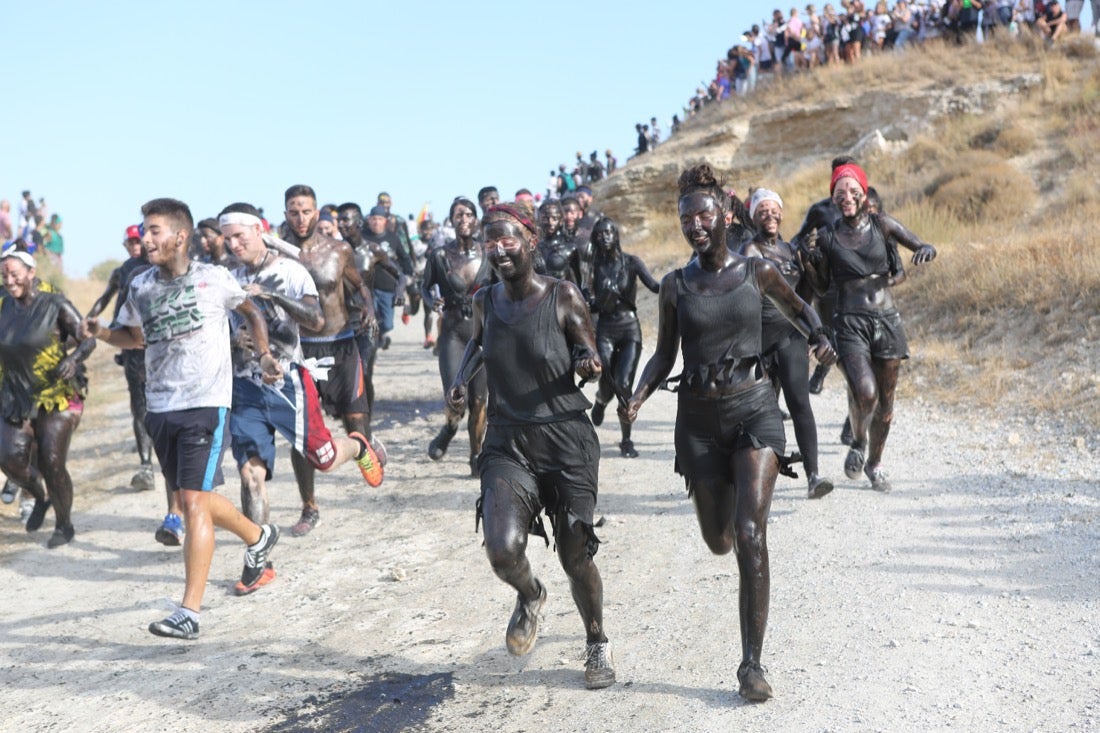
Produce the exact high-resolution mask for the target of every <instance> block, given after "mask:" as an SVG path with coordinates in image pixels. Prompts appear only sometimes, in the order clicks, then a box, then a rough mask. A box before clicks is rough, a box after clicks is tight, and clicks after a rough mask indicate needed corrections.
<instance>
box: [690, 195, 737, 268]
mask: <svg viewBox="0 0 1100 733" xmlns="http://www.w3.org/2000/svg"><path fill="white" fill-rule="evenodd" d="M725 221H726V218H725V212H724V211H722V207H721V206H719V205H718V201H717V200H716V199H715V198H714V196H713V195H712V194H710V193H706V192H704V191H696V192H694V193H689V194H687V195H686V196H681V197H680V231H681V232H683V233H684V239H686V240H687V243H688V244H690V245H691V248H692V249H693V250H695V252H696V253H698V254H702V253H704V252H708V251H712V250H715V249H716V248H718V247H725V246H726V243H725V239H726V227H725Z"/></svg>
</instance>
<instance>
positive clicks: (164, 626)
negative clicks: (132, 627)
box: [149, 609, 199, 640]
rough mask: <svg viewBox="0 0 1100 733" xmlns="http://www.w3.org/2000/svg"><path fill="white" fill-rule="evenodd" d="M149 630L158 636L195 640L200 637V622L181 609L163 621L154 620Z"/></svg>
mask: <svg viewBox="0 0 1100 733" xmlns="http://www.w3.org/2000/svg"><path fill="white" fill-rule="evenodd" d="M149 631H150V632H152V633H154V634H156V635H157V636H167V637H169V638H172V639H188V640H194V639H197V638H199V622H198V621H194V620H192V619H191V617H190V616H188V615H187V614H186V613H184V612H183V610H182V609H181V610H179V611H176V612H175V613H173V614H172V615H171V616H169V617H168V618H166V619H164V620H163V621H154V622H153V623H151V624H149Z"/></svg>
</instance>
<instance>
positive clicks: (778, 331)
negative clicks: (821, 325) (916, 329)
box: [741, 188, 833, 499]
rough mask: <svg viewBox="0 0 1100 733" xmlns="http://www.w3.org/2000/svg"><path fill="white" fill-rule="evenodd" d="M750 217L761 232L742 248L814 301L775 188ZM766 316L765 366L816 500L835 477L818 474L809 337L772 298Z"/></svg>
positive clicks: (758, 197)
mask: <svg viewBox="0 0 1100 733" xmlns="http://www.w3.org/2000/svg"><path fill="white" fill-rule="evenodd" d="M749 217H750V219H751V220H752V223H753V226H754V228H755V229H756V235H755V236H754V237H753V238H752V239H751V240H749V242H748V243H746V244H745V245H744V246H743V247H742V248H741V254H743V255H745V256H746V257H763V258H764V259H766V260H768V261H769V262H771V263H772V264H773V265H775V267H776V269H778V270H779V273H780V274H781V275H782V276H783V279H784V280H786V281H787V284H788V285H790V286H791V289H792V290H794V291H795V292H796V293H798V295H799V297H801V298H803V299H805V300H807V301H809V299H810V298H811V297H812V295H813V289H812V288H811V287H810V285H809V282H808V278H805V277H804V268H803V266H802V259H801V255H800V254H799V252H798V250H797V249H796V248H795V247H794V246H793V245H791V244H789V243H787V242H785V241H783V237H782V236H780V234H779V225H780V224H781V223H782V222H783V199H782V198H780V196H779V194H778V193H776V192H775V191H771V190H769V189H766V188H758V189H756V190H755V191H753V194H752V199H751V200H750V203H749ZM761 315H762V318H763V323H762V337H763V344H762V354H763V356H764V364H765V368H767V370H768V373H769V374H771V375H772V377H773V379H775V380H776V381H777V382H778V384H779V386H780V387H781V388H782V390H783V399H784V401H785V402H786V404H787V410H788V411H789V412H790V414H791V421H792V422H793V423H794V436H795V440H796V441H797V442H798V450H799V452H800V453H801V454H802V465H803V467H804V468H805V469H806V482H807V495H808V496H809V498H811V499H820V498H821V497H823V496H825V495H826V494H828V493H829V492H830V491H832V490H833V482H832V481H830V480H828V479H825V478H822V477H821V476H819V475H818V464H817V422H815V420H814V410H813V407H812V406H811V405H810V389H809V385H808V383H807V382H806V373H807V371H808V370H809V368H810V362H809V348H808V344H807V343H806V337H805V336H804V335H802V333H800V332H799V330H798V328H797V327H796V326H795V325H794V324H793V323H791V322H790V321H789V320H787V317H786V316H785V315H784V314H783V313H782V312H781V311H780V310H779V309H778V308H776V307H775V305H774V304H772V302H771V300H770V299H768V298H765V299H764V301H763V312H762V314H761Z"/></svg>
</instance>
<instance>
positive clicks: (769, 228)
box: [752, 201, 783, 237]
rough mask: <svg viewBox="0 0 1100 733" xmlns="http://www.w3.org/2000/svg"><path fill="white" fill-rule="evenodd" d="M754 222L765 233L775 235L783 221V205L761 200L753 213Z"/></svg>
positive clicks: (770, 235)
mask: <svg viewBox="0 0 1100 733" xmlns="http://www.w3.org/2000/svg"><path fill="white" fill-rule="evenodd" d="M752 223H753V224H755V225H756V228H757V229H758V230H760V231H761V232H763V233H764V234H766V235H768V236H769V237H774V236H775V235H776V234H778V233H779V225H780V224H782V223H783V207H781V206H780V205H779V204H777V203H776V202H774V201H761V202H760V203H759V204H758V205H757V207H756V212H755V213H754V214H753V217H752Z"/></svg>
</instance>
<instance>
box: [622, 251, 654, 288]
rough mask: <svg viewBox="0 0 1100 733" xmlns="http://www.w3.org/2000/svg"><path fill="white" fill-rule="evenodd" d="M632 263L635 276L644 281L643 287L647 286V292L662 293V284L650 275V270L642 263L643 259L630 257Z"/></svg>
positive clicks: (634, 256)
mask: <svg viewBox="0 0 1100 733" xmlns="http://www.w3.org/2000/svg"><path fill="white" fill-rule="evenodd" d="M630 263H631V265H632V266H633V268H634V274H635V275H637V276H638V279H639V280H641V281H642V285H645V287H646V290H648V291H649V292H651V293H656V292H658V291H660V289H661V284H660V283H659V282H657V279H656V278H655V277H653V275H651V274H650V272H649V268H647V267H646V266H645V263H644V262H642V258H641V257H638V256H637V255H630Z"/></svg>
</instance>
